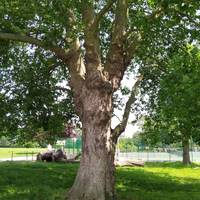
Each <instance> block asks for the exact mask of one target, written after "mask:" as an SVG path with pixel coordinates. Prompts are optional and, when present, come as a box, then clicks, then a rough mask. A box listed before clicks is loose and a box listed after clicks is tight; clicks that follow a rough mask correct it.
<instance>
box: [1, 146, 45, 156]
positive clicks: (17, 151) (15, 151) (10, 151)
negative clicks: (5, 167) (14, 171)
mask: <svg viewBox="0 0 200 200" xmlns="http://www.w3.org/2000/svg"><path fill="white" fill-rule="evenodd" d="M45 150H46V149H42V148H0V158H11V156H12V155H13V157H21V156H26V155H27V154H28V156H31V155H32V153H33V154H37V153H38V152H41V151H45Z"/></svg>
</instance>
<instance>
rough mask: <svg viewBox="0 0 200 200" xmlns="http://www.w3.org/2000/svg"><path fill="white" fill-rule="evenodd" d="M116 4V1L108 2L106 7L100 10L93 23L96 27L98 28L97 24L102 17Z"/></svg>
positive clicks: (109, 0) (110, 0)
mask: <svg viewBox="0 0 200 200" xmlns="http://www.w3.org/2000/svg"><path fill="white" fill-rule="evenodd" d="M115 2H116V0H108V2H107V3H106V5H105V6H104V7H103V8H102V9H101V10H100V12H99V13H98V14H97V15H96V18H95V22H94V24H96V26H98V24H99V22H100V21H101V19H102V17H103V16H104V15H105V14H106V13H107V12H108V11H109V10H110V8H111V7H112V5H113V4H114V3H115Z"/></svg>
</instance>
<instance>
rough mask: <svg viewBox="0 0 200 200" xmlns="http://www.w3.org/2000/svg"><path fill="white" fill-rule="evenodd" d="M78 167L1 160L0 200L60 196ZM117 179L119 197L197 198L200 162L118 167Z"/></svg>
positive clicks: (142, 199)
mask: <svg viewBox="0 0 200 200" xmlns="http://www.w3.org/2000/svg"><path fill="white" fill-rule="evenodd" d="M77 169H78V165H77V164H56V163H50V164H49V163H32V162H2V163H0V200H62V199H63V198H62V197H63V196H64V195H65V193H66V191H67V190H68V189H69V188H70V187H71V185H72V184H73V180H74V178H75V175H76V172H77ZM116 179H117V183H116V190H117V194H118V200H200V165H195V164H194V165H192V166H188V167H184V166H182V164H180V163H154V164H153V163H149V164H147V165H146V166H145V167H144V168H139V167H134V168H131V167H120V168H118V169H117V173H116ZM86 184H87V183H86Z"/></svg>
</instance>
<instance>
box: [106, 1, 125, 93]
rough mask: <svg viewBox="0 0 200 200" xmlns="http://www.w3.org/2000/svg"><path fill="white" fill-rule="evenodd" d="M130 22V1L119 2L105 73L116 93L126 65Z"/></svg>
mask: <svg viewBox="0 0 200 200" xmlns="http://www.w3.org/2000/svg"><path fill="white" fill-rule="evenodd" d="M127 20H128V0H118V1H117V8H116V14H115V20H114V27H113V33H112V40H111V44H110V47H109V51H108V54H107V58H106V63H105V68H104V70H105V72H108V75H109V79H110V80H111V82H112V85H113V89H114V91H115V90H117V89H118V88H119V86H120V82H121V80H122V77H123V74H124V72H125V70H126V66H125V65H124V64H125V63H124V44H125V40H124V35H125V34H126V29H127Z"/></svg>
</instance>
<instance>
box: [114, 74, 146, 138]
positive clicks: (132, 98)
mask: <svg viewBox="0 0 200 200" xmlns="http://www.w3.org/2000/svg"><path fill="white" fill-rule="evenodd" d="M142 78H143V77H142V76H140V77H138V79H137V81H136V82H135V84H134V86H133V88H132V91H131V95H130V97H129V99H128V101H127V102H126V106H125V109H124V114H123V118H122V121H121V122H120V123H119V124H118V125H117V126H116V127H115V128H114V129H113V130H112V136H113V138H114V140H117V139H118V137H119V136H120V135H121V134H122V133H123V132H124V131H125V129H126V126H127V123H128V119H129V115H130V112H131V107H132V105H133V103H134V102H135V101H136V97H135V96H136V93H137V90H138V86H139V84H140V82H141V80H142Z"/></svg>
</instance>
